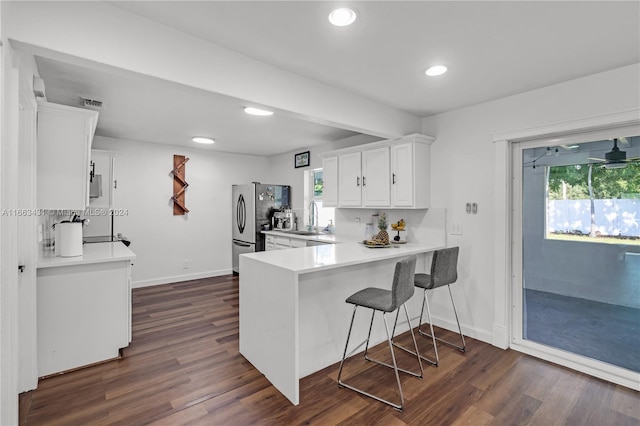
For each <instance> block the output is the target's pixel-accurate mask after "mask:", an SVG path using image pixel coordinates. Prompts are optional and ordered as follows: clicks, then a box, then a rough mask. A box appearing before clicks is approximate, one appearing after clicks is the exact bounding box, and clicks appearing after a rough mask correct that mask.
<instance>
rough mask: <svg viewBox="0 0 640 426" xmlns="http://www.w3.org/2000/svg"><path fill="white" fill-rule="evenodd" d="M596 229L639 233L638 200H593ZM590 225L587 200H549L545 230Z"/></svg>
mask: <svg viewBox="0 0 640 426" xmlns="http://www.w3.org/2000/svg"><path fill="white" fill-rule="evenodd" d="M594 206H595V219H596V231H597V232H599V233H600V235H612V236H625V237H640V200H630V199H608V200H594ZM590 229H591V203H590V201H589V200H549V204H548V212H547V232H573V233H578V231H579V232H581V233H583V234H589V232H590Z"/></svg>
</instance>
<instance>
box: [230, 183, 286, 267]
mask: <svg viewBox="0 0 640 426" xmlns="http://www.w3.org/2000/svg"><path fill="white" fill-rule="evenodd" d="M231 192H232V194H233V200H232V203H231V204H232V206H233V215H232V220H233V241H232V244H231V247H232V254H233V258H232V259H233V261H232V265H233V272H234V273H236V274H237V273H239V266H240V259H239V256H240V255H241V254H243V253H252V252H254V251H264V246H265V243H264V242H265V237H264V234H262V232H261V231H262V230H263V229H264V226H265V225H267V226H270V225H271V218H272V217H273V214H274V213H275V212H276V211H280V210H281V209H283V208H287V207H290V200H291V187H290V186H288V185H265V184H261V183H251V184H248V185H233V186H232V191H231Z"/></svg>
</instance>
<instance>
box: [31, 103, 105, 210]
mask: <svg viewBox="0 0 640 426" xmlns="http://www.w3.org/2000/svg"><path fill="white" fill-rule="evenodd" d="M97 122H98V112H96V111H91V110H86V109H82V108H75V107H69V106H66V105H58V104H52V103H48V102H42V103H39V104H38V135H37V140H38V154H37V158H38V163H37V171H36V173H37V200H38V202H37V205H38V208H39V209H47V210H64V209H66V210H84V209H85V208H86V207H87V206H88V205H89V161H90V155H91V142H92V141H93V135H94V133H95V131H96V124H97Z"/></svg>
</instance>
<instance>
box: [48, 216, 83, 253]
mask: <svg viewBox="0 0 640 426" xmlns="http://www.w3.org/2000/svg"><path fill="white" fill-rule="evenodd" d="M82 225H83V222H82V221H73V222H70V221H62V222H60V223H57V224H56V225H55V226H56V227H55V232H56V237H55V255H56V256H60V257H75V256H82Z"/></svg>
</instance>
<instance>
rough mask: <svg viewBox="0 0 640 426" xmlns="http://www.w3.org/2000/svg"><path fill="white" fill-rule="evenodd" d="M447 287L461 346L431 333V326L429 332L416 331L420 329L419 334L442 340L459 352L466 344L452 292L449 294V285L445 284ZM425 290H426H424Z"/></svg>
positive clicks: (462, 350)
mask: <svg viewBox="0 0 640 426" xmlns="http://www.w3.org/2000/svg"><path fill="white" fill-rule="evenodd" d="M447 287H448V288H449V297H450V298H451V305H452V306H453V314H454V315H455V317H456V323H457V324H458V332H459V334H460V339H461V341H462V346H458V345H456V344H455V343H452V342H450V341H448V340H444V339H441V338H439V337H436V336H435V334H434V333H433V327H431V334H427V333H424V332H422V331H420V330H418V331H420V334H422V335H423V336H427V337H432V338H433V339H435V340H437V341H439V342H442V343H444V344H445V345H449V346H451V347H454V348H456V349H457V350H459V351H460V352H465V351H466V344H465V341H464V335H463V334H462V328H461V327H460V320H459V319H458V312H457V311H456V304H455V302H454V301H453V294H451V286H449V285H447ZM425 292H426V290H425ZM428 303H429V302H427V307H428ZM429 322H431V317H429ZM435 340H434V344H435Z"/></svg>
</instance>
